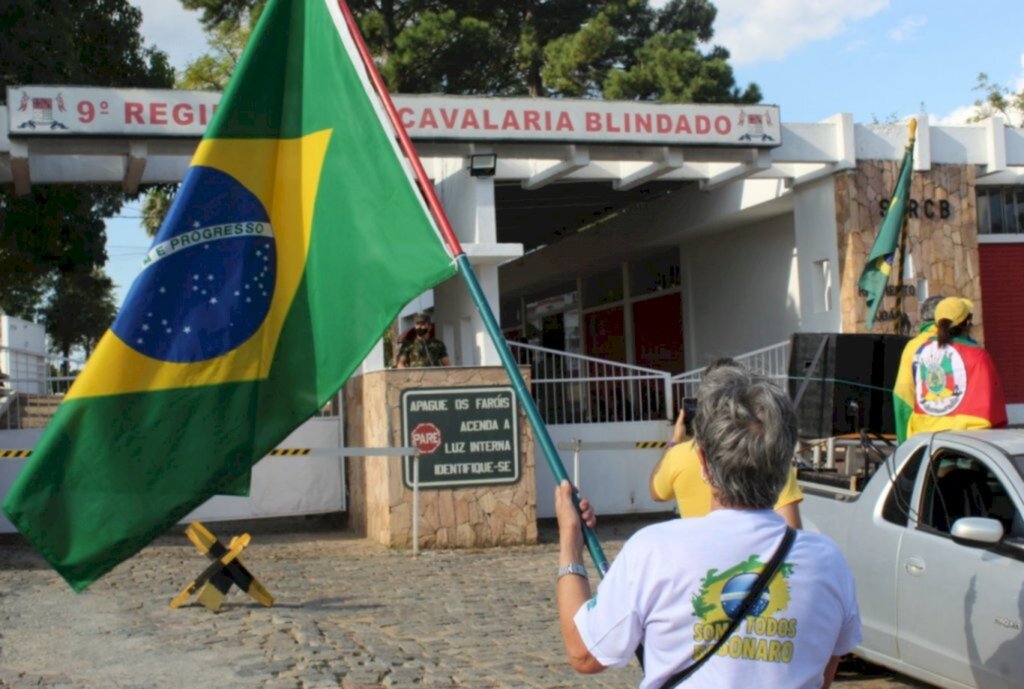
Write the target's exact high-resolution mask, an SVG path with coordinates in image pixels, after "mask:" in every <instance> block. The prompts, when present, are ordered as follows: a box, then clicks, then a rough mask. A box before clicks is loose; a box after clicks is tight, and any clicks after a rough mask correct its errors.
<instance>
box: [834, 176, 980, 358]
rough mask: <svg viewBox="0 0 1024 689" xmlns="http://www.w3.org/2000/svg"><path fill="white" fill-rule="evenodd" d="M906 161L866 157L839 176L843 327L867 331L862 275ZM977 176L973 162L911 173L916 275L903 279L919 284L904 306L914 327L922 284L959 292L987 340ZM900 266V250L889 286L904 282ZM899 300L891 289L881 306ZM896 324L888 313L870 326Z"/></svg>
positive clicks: (932, 291) (910, 232) (910, 233)
mask: <svg viewBox="0 0 1024 689" xmlns="http://www.w3.org/2000/svg"><path fill="white" fill-rule="evenodd" d="M899 163H900V161H897V160H892V161H878V160H862V161H860V162H859V163H858V164H857V169H856V170H853V171H851V172H848V173H843V174H840V175H838V176H836V178H835V188H836V232H837V238H838V242H839V265H840V284H841V289H840V310H841V313H842V318H843V323H842V331H843V332H847V333H858V332H860V333H862V332H868V331H867V329H866V328H865V321H866V320H867V304H866V302H865V299H864V297H863V296H861V295H860V293H859V290H858V287H857V281H858V280H859V279H860V276H861V272H862V271H863V269H864V261H865V260H866V258H867V255H868V253H869V252H870V251H871V245H872V244H873V242H874V240H875V236H876V235H877V234H878V229H879V227H880V226H881V223H882V212H881V209H880V206H879V204H880V202H882V201H883V200H886V199H888V198H889V197H890V196H891V194H892V191H893V188H894V187H895V185H896V176H897V175H898V174H899ZM975 176H976V168H975V167H974V166H972V165H934V166H932V168H931V169H930V170H927V171H920V172H915V173H913V176H912V178H911V183H910V198H911V203H912V204H913V205H912V213H911V216H910V218H909V220H908V222H907V228H906V232H907V253H908V259H907V260H908V261H910V260H912V261H913V268H914V275H913V276H912V277H909V278H906V279H905V280H904V284H905V285H907V286H909V287H912V288H913V290H908V293H906V294H905V295H904V298H903V311H904V313H906V314H907V315H908V316H909V317H910V321H911V324H912V326H913V328H914V330H915V331H916V329H917V326H918V325H919V319H918V308H919V303H918V295H917V293H916V291H917V287H918V284H919V283H922V284H924V281H926V283H927V288H928V289H927V291H928V296H931V295H936V294H943V295H945V296H960V297H967V298H968V299H970V300H971V301H973V302H974V326H973V328H972V329H971V336H972V337H974V338H976V339H977V340H979V341H983V340H984V330H983V327H982V315H983V311H982V303H981V278H980V272H979V264H978V216H977V208H976V205H977V200H976V191H975V183H974V180H975ZM915 211H916V213H915ZM911 257H912V258H911ZM898 268H899V258H898V256H897V259H896V264H895V265H894V266H893V273H892V275H891V277H890V278H889V285H890V287H895V285H896V284H897V282H898V275H897V272H896V271H897V270H898ZM895 306H896V297H895V296H886V297H885V299H884V301H883V302H882V305H881V307H880V308H879V313H880V314H882V312H883V311H888V310H891V309H893V308H895ZM893 331H894V324H893V322H892V321H891V320H885V319H884V317H883V319H881V320H880V319H878V318H876V320H875V324H874V327H873V328H872V330H871V332H876V333H892V332H893Z"/></svg>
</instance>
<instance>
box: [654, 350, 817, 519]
mask: <svg viewBox="0 0 1024 689" xmlns="http://www.w3.org/2000/svg"><path fill="white" fill-rule="evenodd" d="M740 365H741V364H738V363H737V362H735V361H733V360H731V359H724V360H719V361H716V362H715V363H713V364H711V365H710V366H708V369H707V370H712V369H714V368H718V367H720V366H740ZM698 394H700V393H699V392H698ZM650 487H651V498H652V499H654V500H655V501H657V502H667V501H669V500H672V499H673V498H675V500H676V503H677V504H678V505H679V516H680V517H683V518H689V517H703V516H705V515H706V514H708V513H709V512H710V511H711V486H709V485H708V484H707V483H705V482H704V480H703V478H702V475H701V470H700V459H699V458H698V457H697V448H696V447H695V445H694V441H693V440H692V439H690V438H689V436H688V434H687V433H686V410H685V409H680V410H679V417H678V418H677V419H676V423H675V426H674V427H673V429H672V441H671V444H670V446H669V450H668V451H667V452H666V453H665V454H664V455H662V457H661V459H660V460H658V463H657V464H655V465H654V469H653V471H651V486H650ZM803 499H804V494H803V492H801V490H800V486H799V485H798V484H797V481H796V468H793V469H792V470H791V471H790V472H789V479H788V480H787V481H786V485H785V487H783V489H782V492H781V493H780V494H779V498H778V500H777V501H776V502H775V511H776V512H777V513H778V514H779V515H780V516H781V517H782V518H783V519H785V520H786V523H787V524H789V525H790V526H792V527H793V528H795V529H799V528H801V521H800V502H801V501H802V500H803Z"/></svg>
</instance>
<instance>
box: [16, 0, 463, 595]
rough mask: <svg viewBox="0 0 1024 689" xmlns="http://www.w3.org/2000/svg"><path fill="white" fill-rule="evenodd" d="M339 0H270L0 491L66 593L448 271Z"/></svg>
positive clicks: (233, 462)
mask: <svg viewBox="0 0 1024 689" xmlns="http://www.w3.org/2000/svg"><path fill="white" fill-rule="evenodd" d="M371 94H372V90H371V87H370V85H369V82H368V79H367V76H366V74H365V72H364V70H363V68H362V66H361V63H360V61H359V57H358V53H357V51H356V48H355V45H354V43H353V39H352V37H351V35H350V34H349V33H348V31H347V29H346V26H345V22H344V19H343V16H342V14H341V12H340V10H339V8H338V7H337V5H336V0H270V2H269V3H268V5H267V7H266V9H265V10H264V13H263V15H262V17H261V19H260V22H259V25H258V26H257V28H256V30H255V31H254V33H253V36H252V39H251V42H250V45H249V47H248V48H247V49H246V51H245V54H244V55H243V57H242V59H241V61H240V63H239V66H238V68H237V70H236V72H235V75H234V77H233V78H232V80H231V83H230V84H229V86H228V88H227V90H226V91H225V93H224V97H223V100H222V101H221V105H220V107H219V108H218V110H217V114H216V116H215V118H214V120H213V122H212V123H211V125H210V128H209V129H208V130H207V132H206V135H205V136H204V138H203V141H202V143H201V144H200V146H199V149H198V150H197V151H196V154H195V157H194V158H193V160H192V165H191V167H190V168H189V171H188V174H187V175H186V178H185V181H184V183H183V184H182V187H181V190H180V191H179V193H178V198H177V200H176V201H175V204H174V206H173V208H172V209H171V212H170V214H169V215H168V217H167V220H166V222H165V223H164V225H163V226H162V227H161V229H160V232H159V233H158V235H157V237H156V238H155V240H154V242H153V247H152V249H151V251H150V252H149V256H148V258H147V264H146V266H145V268H144V269H143V271H142V273H141V274H140V275H139V277H138V278H137V279H136V281H135V283H134V284H133V285H132V288H131V291H130V293H129V295H128V297H127V299H126V300H125V303H124V306H123V307H122V309H121V312H120V313H119V314H118V317H117V319H116V321H115V322H114V324H113V326H112V327H111V330H110V331H108V332H107V334H106V335H105V336H104V338H103V339H102V341H101V342H100V344H99V346H98V347H97V349H96V351H95V352H94V353H93V355H92V357H91V359H90V360H89V362H88V364H87V366H86V368H85V370H84V371H83V372H82V374H81V375H80V376H79V378H78V380H77V381H76V382H75V385H74V386H73V387H72V389H71V390H70V392H69V393H68V395H67V398H66V399H65V400H64V402H63V403H62V404H61V406H60V407H59V409H58V411H57V413H56V415H55V417H54V419H53V420H52V422H51V424H50V426H49V427H48V429H47V430H46V432H45V434H44V436H43V438H42V439H41V440H40V442H39V443H38V445H37V446H36V448H35V449H34V451H33V454H32V458H31V460H30V462H29V463H28V464H27V465H26V467H25V468H24V470H23V471H22V472H21V474H20V475H19V477H18V479H17V481H16V483H15V485H14V487H13V488H12V490H11V491H10V492H9V493H8V496H7V499H6V500H5V502H4V506H3V507H4V511H5V512H6V513H7V515H8V517H9V518H10V520H11V521H12V522H13V523H14V524H15V525H17V527H18V529H19V531H21V533H22V534H23V535H24V536H25V537H26V538H28V540H29V541H31V542H32V544H33V545H34V546H35V547H36V548H37V549H38V550H39V552H40V553H42V554H43V556H44V557H45V558H46V559H47V560H48V561H49V562H50V564H51V565H53V567H54V568H56V570H57V571H58V572H59V573H60V574H61V575H62V576H63V577H64V578H65V579H66V580H67V581H68V583H69V584H71V586H72V587H73V588H75V589H76V590H81V589H83V588H85V587H86V586H88V585H89V584H90V583H92V582H93V581H95V580H96V579H97V578H98V577H100V576H101V575H102V574H104V573H105V572H107V571H109V570H110V569H112V568H113V567H114V566H115V565H117V564H118V563H119V562H121V561H123V560H125V559H126V558H128V557H130V556H131V555H133V554H134V553H136V552H137V551H138V550H139V549H141V548H142V547H143V546H144V545H145V544H146V543H148V542H149V541H150V540H152V539H153V538H154V537H155V536H157V535H158V534H160V533H162V532H163V531H165V530H166V529H168V528H169V527H171V526H172V525H173V524H175V523H176V522H177V521H179V520H180V519H181V518H182V517H184V516H185V515H186V514H188V512H190V511H191V510H192V509H193V508H195V507H197V506H198V505H200V504H201V503H203V502H204V501H205V500H206V499H207V498H209V497H210V496H211V495H214V494H217V493H220V492H224V491H225V490H230V488H231V486H232V485H233V484H235V483H237V481H238V480H239V479H241V478H243V477H244V476H245V475H246V473H247V472H248V471H249V470H250V468H251V466H252V465H253V464H254V463H255V462H256V461H257V460H259V459H260V458H261V457H263V456H264V455H265V454H266V452H267V451H269V450H270V449H272V448H273V447H274V446H275V445H276V444H277V443H279V442H280V441H281V440H282V439H284V438H285V436H287V434H288V433H289V432H290V431H291V430H293V429H294V428H295V427H296V426H298V425H299V424H301V423H302V422H303V421H305V420H306V419H307V418H309V417H310V416H312V415H313V414H314V413H315V412H316V411H317V410H318V409H320V408H321V406H322V405H323V404H324V403H325V402H326V401H327V400H329V399H330V398H331V396H332V395H334V394H335V392H336V391H337V390H338V389H339V387H340V386H341V385H342V383H343V382H344V381H345V379H346V378H347V377H348V376H349V374H350V373H351V372H352V371H353V370H354V369H355V368H356V367H357V366H358V365H359V364H360V362H361V361H362V360H363V358H364V357H365V355H366V354H367V352H369V350H370V349H371V348H372V347H373V345H374V343H375V342H376V341H377V340H378V338H379V337H380V336H381V334H382V333H383V332H384V330H385V329H386V327H387V326H388V324H389V323H390V322H391V321H392V320H393V319H394V318H395V316H396V315H397V314H398V312H399V310H400V309H401V308H402V307H403V306H404V305H405V304H406V303H407V302H408V301H410V300H411V299H412V298H413V297H415V296H416V295H418V294H420V293H421V292H423V291H425V290H426V289H429V288H430V287H432V286H433V285H436V284H437V283H439V282H441V281H442V280H445V279H446V278H448V277H451V276H452V275H453V274H454V272H455V268H454V264H453V262H452V259H451V257H450V255H449V254H448V253H447V251H446V250H445V249H444V247H443V244H442V242H441V239H440V235H439V234H438V232H437V228H436V227H435V225H434V223H433V221H432V219H431V217H430V215H429V213H428V211H427V210H426V207H425V205H424V204H423V201H422V198H421V197H420V195H419V194H418V193H417V192H416V191H415V189H414V185H413V182H412V177H411V172H410V170H409V168H408V166H407V165H406V164H405V162H404V161H403V160H402V159H401V157H400V155H399V153H398V149H397V145H396V143H395V135H394V131H393V129H392V128H391V126H390V124H389V123H388V121H387V119H386V116H385V115H384V114H383V111H382V108H381V107H380V105H379V102H378V101H377V100H376V97H375V96H373V95H371Z"/></svg>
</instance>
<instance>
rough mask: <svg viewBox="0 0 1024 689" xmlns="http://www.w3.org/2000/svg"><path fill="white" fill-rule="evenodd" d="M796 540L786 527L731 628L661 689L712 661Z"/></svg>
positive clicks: (680, 681)
mask: <svg viewBox="0 0 1024 689" xmlns="http://www.w3.org/2000/svg"><path fill="white" fill-rule="evenodd" d="M794 540H796V529H794V528H793V527H791V526H787V527H786V533H785V534H784V535H783V536H782V542H781V543H779V547H778V548H776V549H775V554H774V555H772V559H771V560H769V561H768V564H767V565H765V566H764V569H763V570H761V574H759V575H758V577H757V580H756V581H754V585H753V586H751V587H750V591H749V592H748V593H747V597H746V598H744V599H743V604H742V605H741V606H740V609H739V610H738V611H737V612H736V616H735V617H733V618H732V621H731V622H730V623H729V628H728V629H726V630H725V633H724V634H722V636H720V637H718V641H716V642H715V645H714V646H712V647H711V648H710V649H709V650H708V651H707V652H706V653H705V654H704V655H702V656H701V657H700V658H698V659H697V662H695V663H693V665H689V666H687V667H685V668H683V669H682V670H680V671H679V672H677V673H676V674H674V675H672V676H671V677H669V678H668V679H667V680H665V683H664V684H662V685H661V689H672V687H675V686H678V685H680V684H682V683H683V682H684V681H686V678H687V677H689V676H690V675H692V674H693V673H694V672H696V671H697V670H698V669H699V668H700V666H701V665H703V664H704V663H706V662H707V661H708V660H710V659H711V657H712V656H713V655H715V653H717V652H718V649H719V648H721V647H722V644H724V643H725V642H726V640H727V639H728V638H729V637H730V636H731V635H732V633H733V632H734V631H736V627H738V626H740V623H741V622H742V621H743V620H744V619H746V617H747V614H748V613H750V609H751V608H753V607H754V603H755V601H757V600H758V599H759V598H761V594H762V593H763V592H764V590H765V589H766V588H767V587H768V584H769V583H771V580H772V578H773V577H774V576H775V572H777V571H778V569H779V567H780V566H781V565H782V560H783V559H784V558H785V557H786V555H787V554H788V553H789V548H790V546H792V545H793V541H794Z"/></svg>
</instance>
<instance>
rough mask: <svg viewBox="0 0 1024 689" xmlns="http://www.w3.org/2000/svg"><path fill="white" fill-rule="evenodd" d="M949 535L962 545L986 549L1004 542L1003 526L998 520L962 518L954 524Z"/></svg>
mask: <svg viewBox="0 0 1024 689" xmlns="http://www.w3.org/2000/svg"><path fill="white" fill-rule="evenodd" d="M949 535H950V536H952V537H953V540H954V541H956V542H957V543H959V544H960V545H966V546H971V547H975V548H985V547H988V546H993V545H996V544H997V543H999V541H1001V540H1003V525H1002V523H1001V522H1000V521H999V520H998V519H988V518H986V517H961V518H960V519H957V520H956V521H955V522H953V528H952V529H950V531H949Z"/></svg>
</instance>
